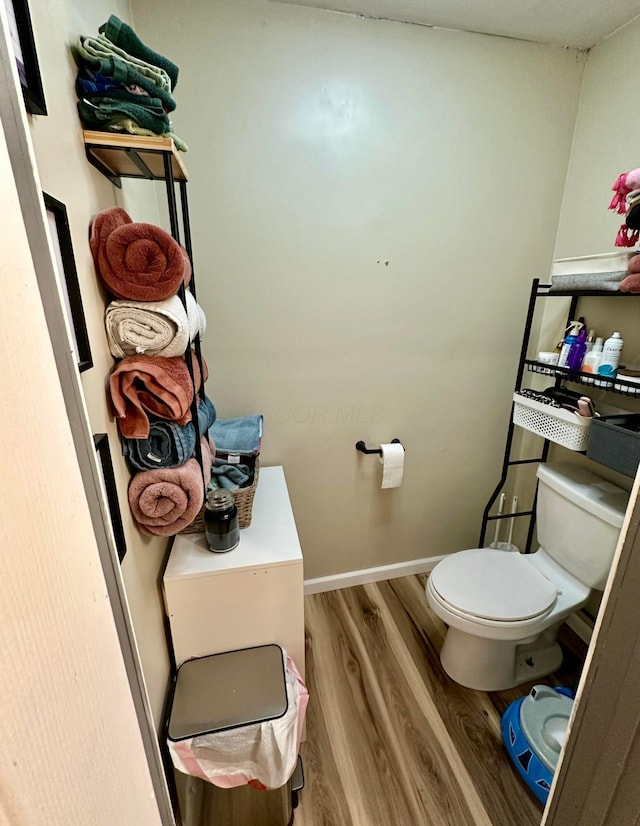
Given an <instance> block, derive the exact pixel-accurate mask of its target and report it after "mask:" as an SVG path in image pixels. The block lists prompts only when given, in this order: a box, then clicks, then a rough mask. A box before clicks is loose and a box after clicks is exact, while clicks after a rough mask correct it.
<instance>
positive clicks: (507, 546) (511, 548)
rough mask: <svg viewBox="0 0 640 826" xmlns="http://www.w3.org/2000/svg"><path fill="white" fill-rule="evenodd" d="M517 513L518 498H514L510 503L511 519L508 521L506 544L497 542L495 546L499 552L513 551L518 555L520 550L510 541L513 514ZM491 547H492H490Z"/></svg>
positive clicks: (514, 519)
mask: <svg viewBox="0 0 640 826" xmlns="http://www.w3.org/2000/svg"><path fill="white" fill-rule="evenodd" d="M517 512H518V497H517V496H514V497H513V501H512V502H511V519H510V520H509V535H508V536H507V541H506V542H498V544H497V545H496V546H495V547H496V548H499V549H500V550H501V551H515V552H516V553H520V548H518V546H517V545H514V544H513V542H512V541H511V540H512V538H513V526H514V524H515V521H516V517H515V514H516V513H517ZM492 547H493V546H492Z"/></svg>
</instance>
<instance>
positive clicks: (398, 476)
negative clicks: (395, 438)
mask: <svg viewBox="0 0 640 826" xmlns="http://www.w3.org/2000/svg"><path fill="white" fill-rule="evenodd" d="M380 449H381V450H382V455H381V456H380V462H381V464H382V485H381V488H382V489H384V488H399V487H400V485H401V484H402V477H403V475H404V448H403V447H402V445H399V444H397V443H396V444H389V445H380Z"/></svg>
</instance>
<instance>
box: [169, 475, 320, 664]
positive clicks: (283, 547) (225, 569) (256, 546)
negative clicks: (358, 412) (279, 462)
mask: <svg viewBox="0 0 640 826" xmlns="http://www.w3.org/2000/svg"><path fill="white" fill-rule="evenodd" d="M164 599H165V607H166V611H167V615H168V617H169V624H170V628H171V637H172V640H173V650H174V653H175V658H176V664H177V665H180V664H181V663H183V662H184V661H185V660H188V659H190V658H191V657H202V656H205V655H206V654H216V653H219V652H220V651H231V650H233V649H236V648H247V647H249V646H252V645H264V644H265V643H270V642H276V643H278V644H279V645H281V646H282V647H283V648H284V649H286V651H287V652H288V653H289V654H290V655H291V657H292V658H293V660H294V662H295V664H296V665H297V667H298V669H299V670H300V672H301V674H302V675H303V676H304V576H303V564H302V551H301V549H300V542H299V540H298V533H297V531H296V524H295V521H294V518H293V512H292V510H291V503H290V501H289V494H288V491H287V484H286V481H285V478H284V471H283V469H282V468H281V467H267V468H261V469H260V481H259V482H258V487H257V489H256V495H255V499H254V502H253V518H252V522H251V525H250V527H248V528H244V529H243V530H241V531H240V544H239V545H238V547H237V548H235V549H234V550H233V551H229V552H228V553H225V554H217V553H212V552H211V551H210V550H209V549H208V547H207V543H206V540H205V537H204V534H200V533H194V534H178V536H176V538H175V541H174V544H173V548H172V549H171V554H170V556H169V561H168V563H167V567H166V570H165V573H164Z"/></svg>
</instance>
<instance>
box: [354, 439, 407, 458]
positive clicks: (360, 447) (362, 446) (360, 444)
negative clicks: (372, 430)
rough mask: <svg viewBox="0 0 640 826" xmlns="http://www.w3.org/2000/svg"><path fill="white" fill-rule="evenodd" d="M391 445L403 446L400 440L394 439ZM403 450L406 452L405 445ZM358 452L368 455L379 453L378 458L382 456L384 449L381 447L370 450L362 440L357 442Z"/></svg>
mask: <svg viewBox="0 0 640 826" xmlns="http://www.w3.org/2000/svg"><path fill="white" fill-rule="evenodd" d="M391 444H392V445H400V444H402V442H401V441H400V439H392V440H391ZM402 449H403V450H404V445H402ZM356 450H359V451H360V453H367V454H371V453H377V454H378V456H382V448H380V447H372V448H369V447H367V446H366V445H365V443H364V442H363V441H362V439H361V440H360V441H358V442H356Z"/></svg>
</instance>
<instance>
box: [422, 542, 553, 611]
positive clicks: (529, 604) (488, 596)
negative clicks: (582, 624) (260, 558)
mask: <svg viewBox="0 0 640 826" xmlns="http://www.w3.org/2000/svg"><path fill="white" fill-rule="evenodd" d="M429 581H430V585H431V588H432V589H433V591H434V593H435V595H437V596H438V597H439V599H440V600H441V601H442V602H443V603H444V605H446V606H447V607H448V608H450V609H451V610H453V611H454V612H455V613H456V614H458V615H461V616H467V617H470V618H474V617H476V618H478V619H480V620H489V621H497V622H505V623H509V622H519V621H525V620H533V619H536V618H538V617H541V616H544V615H546V614H548V613H549V611H550V610H551V608H552V607H553V605H554V604H555V601H556V598H557V590H556V587H555V585H554V584H553V583H552V582H550V581H549V580H548V579H547V578H546V577H545V576H543V575H542V574H541V573H540V572H539V571H538V570H537V569H536V568H534V567H533V565H531V564H530V563H529V562H527V561H526V558H525V557H523V556H522V555H521V554H519V553H510V552H507V551H499V550H495V549H492V548H473V549H471V550H468V551H460V552H458V553H455V554H451V556H448V557H446V558H445V559H443V560H442V561H441V562H439V563H438V564H437V565H436V567H435V568H434V569H433V571H432V572H431V574H430V576H429Z"/></svg>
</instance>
